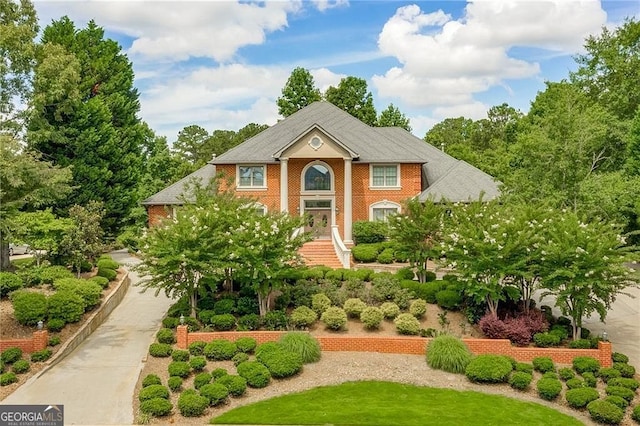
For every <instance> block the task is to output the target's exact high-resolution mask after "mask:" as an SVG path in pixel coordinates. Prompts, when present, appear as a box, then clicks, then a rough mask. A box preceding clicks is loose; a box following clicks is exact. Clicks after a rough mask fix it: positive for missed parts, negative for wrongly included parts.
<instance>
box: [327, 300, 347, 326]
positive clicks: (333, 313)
mask: <svg viewBox="0 0 640 426" xmlns="http://www.w3.org/2000/svg"><path fill="white" fill-rule="evenodd" d="M320 321H322V322H323V323H324V324H325V325H326V328H327V329H329V330H334V331H338V330H344V329H345V328H346V325H347V313H346V312H345V311H344V309H342V308H338V307H337V306H331V307H329V308H327V309H326V310H325V311H324V312H323V313H322V316H321V317H320Z"/></svg>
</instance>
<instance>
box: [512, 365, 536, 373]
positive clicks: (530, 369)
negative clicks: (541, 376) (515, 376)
mask: <svg viewBox="0 0 640 426" xmlns="http://www.w3.org/2000/svg"><path fill="white" fill-rule="evenodd" d="M513 369H514V370H515V371H522V372H524V373H529V374H532V373H533V365H531V364H528V363H526V362H517V363H516V366H515V367H513Z"/></svg>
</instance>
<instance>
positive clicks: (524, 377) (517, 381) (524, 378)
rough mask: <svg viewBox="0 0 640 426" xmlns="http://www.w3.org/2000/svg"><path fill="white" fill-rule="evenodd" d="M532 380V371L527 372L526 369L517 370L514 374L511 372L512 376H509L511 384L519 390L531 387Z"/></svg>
mask: <svg viewBox="0 0 640 426" xmlns="http://www.w3.org/2000/svg"><path fill="white" fill-rule="evenodd" d="M532 380H533V376H532V375H531V373H525V372H524V371H515V372H514V373H513V374H511V377H509V385H511V387H512V388H514V389H517V390H525V389H527V388H528V387H529V385H530V384H531V381H532Z"/></svg>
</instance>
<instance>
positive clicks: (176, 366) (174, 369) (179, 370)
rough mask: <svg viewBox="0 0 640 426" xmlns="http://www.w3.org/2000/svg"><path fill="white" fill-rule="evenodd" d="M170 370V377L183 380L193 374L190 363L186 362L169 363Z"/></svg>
mask: <svg viewBox="0 0 640 426" xmlns="http://www.w3.org/2000/svg"><path fill="white" fill-rule="evenodd" d="M168 370H169V376H178V377H182V378H183V379H184V378H186V377H189V374H191V367H190V366H189V363H188V362H184V361H172V362H171V363H169V367H168Z"/></svg>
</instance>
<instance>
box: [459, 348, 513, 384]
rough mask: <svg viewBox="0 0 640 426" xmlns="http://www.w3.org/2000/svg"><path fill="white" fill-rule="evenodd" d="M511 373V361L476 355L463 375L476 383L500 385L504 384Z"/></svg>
mask: <svg viewBox="0 0 640 426" xmlns="http://www.w3.org/2000/svg"><path fill="white" fill-rule="evenodd" d="M511 371H513V365H512V364H511V361H510V360H509V359H507V358H506V357H503V356H500V355H478V356H476V357H475V358H473V359H472V360H471V361H470V362H469V364H468V365H467V368H466V369H465V375H466V376H467V378H468V379H469V380H471V381H472V382H476V383H502V382H506V381H507V380H508V378H509V375H510V374H511Z"/></svg>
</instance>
